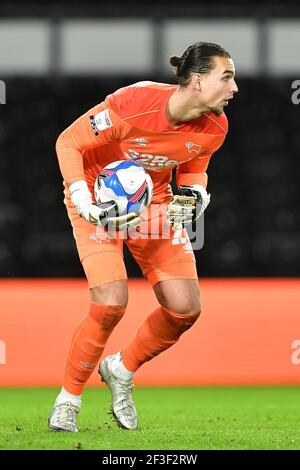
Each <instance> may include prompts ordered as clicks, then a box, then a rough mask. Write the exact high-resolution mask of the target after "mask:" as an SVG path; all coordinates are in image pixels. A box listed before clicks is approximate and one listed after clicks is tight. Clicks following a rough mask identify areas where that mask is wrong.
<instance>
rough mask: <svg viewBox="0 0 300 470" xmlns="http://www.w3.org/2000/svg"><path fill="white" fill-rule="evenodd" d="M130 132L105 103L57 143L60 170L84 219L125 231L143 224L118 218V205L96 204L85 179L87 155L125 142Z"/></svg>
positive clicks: (127, 217)
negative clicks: (89, 152)
mask: <svg viewBox="0 0 300 470" xmlns="http://www.w3.org/2000/svg"><path fill="white" fill-rule="evenodd" d="M128 130H129V126H128V124H126V123H124V122H123V121H122V120H121V119H120V118H119V117H118V116H117V114H116V113H114V111H112V110H111V109H109V107H108V104H107V103H105V102H104V103H101V104H99V105H97V106H95V107H94V108H92V109H90V110H89V111H88V112H87V113H85V114H84V115H83V116H81V117H80V118H79V119H77V120H76V121H75V122H74V123H73V124H71V126H70V127H68V128H67V129H66V130H65V131H64V132H63V133H62V134H61V135H60V136H59V138H58V140H57V142H56V152H57V157H58V161H59V166H60V170H61V173H62V176H63V178H64V180H65V182H66V185H67V188H68V189H69V191H70V195H71V201H72V203H73V205H74V206H75V208H76V210H77V212H78V214H79V215H80V217H82V218H84V219H85V220H86V221H87V222H89V223H91V224H95V225H102V226H103V227H111V228H112V229H116V230H123V229H128V228H129V229H133V228H136V227H137V226H138V225H139V223H140V217H139V216H138V214H135V213H130V214H125V215H123V216H118V212H117V204H116V202H115V201H108V202H106V203H100V204H97V205H96V204H94V201H93V197H92V195H91V193H90V190H89V188H88V185H87V182H86V181H85V175H84V166H83V158H84V156H83V152H84V151H85V150H89V149H92V148H94V147H99V146H103V145H106V144H108V143H109V142H111V141H113V140H114V139H122V138H124V137H125V135H126V133H127V132H128Z"/></svg>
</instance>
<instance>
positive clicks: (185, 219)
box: [167, 185, 210, 229]
mask: <svg viewBox="0 0 300 470" xmlns="http://www.w3.org/2000/svg"><path fill="white" fill-rule="evenodd" d="M179 189H180V192H181V194H180V195H176V196H174V198H173V200H172V201H171V202H170V203H169V205H168V208H167V221H168V223H169V224H170V225H172V227H173V228H175V229H179V228H181V227H182V226H186V225H189V224H191V223H192V222H193V221H194V220H197V219H198V218H199V217H200V216H201V215H202V214H203V212H204V211H205V209H206V207H207V206H208V204H209V202H210V194H207V192H206V189H205V188H204V187H203V186H200V185H193V186H180V188H179Z"/></svg>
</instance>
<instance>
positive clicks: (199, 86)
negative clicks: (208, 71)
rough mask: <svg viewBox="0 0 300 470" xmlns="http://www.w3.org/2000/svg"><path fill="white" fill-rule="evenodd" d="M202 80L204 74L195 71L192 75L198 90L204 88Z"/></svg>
mask: <svg viewBox="0 0 300 470" xmlns="http://www.w3.org/2000/svg"><path fill="white" fill-rule="evenodd" d="M202 80H203V75H202V74H201V73H194V74H193V77H192V81H193V85H194V87H195V89H196V90H197V91H201V89H202Z"/></svg>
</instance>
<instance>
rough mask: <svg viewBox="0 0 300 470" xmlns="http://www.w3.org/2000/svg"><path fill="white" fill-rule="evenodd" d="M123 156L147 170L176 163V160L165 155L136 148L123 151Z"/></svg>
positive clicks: (171, 165)
mask: <svg viewBox="0 0 300 470" xmlns="http://www.w3.org/2000/svg"><path fill="white" fill-rule="evenodd" d="M123 153H124V156H125V157H126V158H128V159H129V160H131V161H136V162H138V163H139V165H141V166H143V167H145V168H148V169H149V170H162V169H165V168H168V167H174V166H176V165H178V160H169V157H167V156H166V155H152V154H151V153H140V152H137V151H136V150H133V149H129V150H128V151H127V152H123Z"/></svg>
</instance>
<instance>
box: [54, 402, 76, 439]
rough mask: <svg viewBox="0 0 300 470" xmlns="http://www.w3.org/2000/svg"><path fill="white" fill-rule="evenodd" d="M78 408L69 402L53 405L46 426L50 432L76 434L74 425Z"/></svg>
mask: <svg viewBox="0 0 300 470" xmlns="http://www.w3.org/2000/svg"><path fill="white" fill-rule="evenodd" d="M79 411H80V408H79V407H78V406H75V405H73V403H71V402H66V403H61V404H60V405H54V407H53V410H52V411H51V414H50V416H49V419H48V426H49V428H50V429H51V430H52V431H69V432H78V427H77V425H76V418H77V414H78V413H79Z"/></svg>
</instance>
